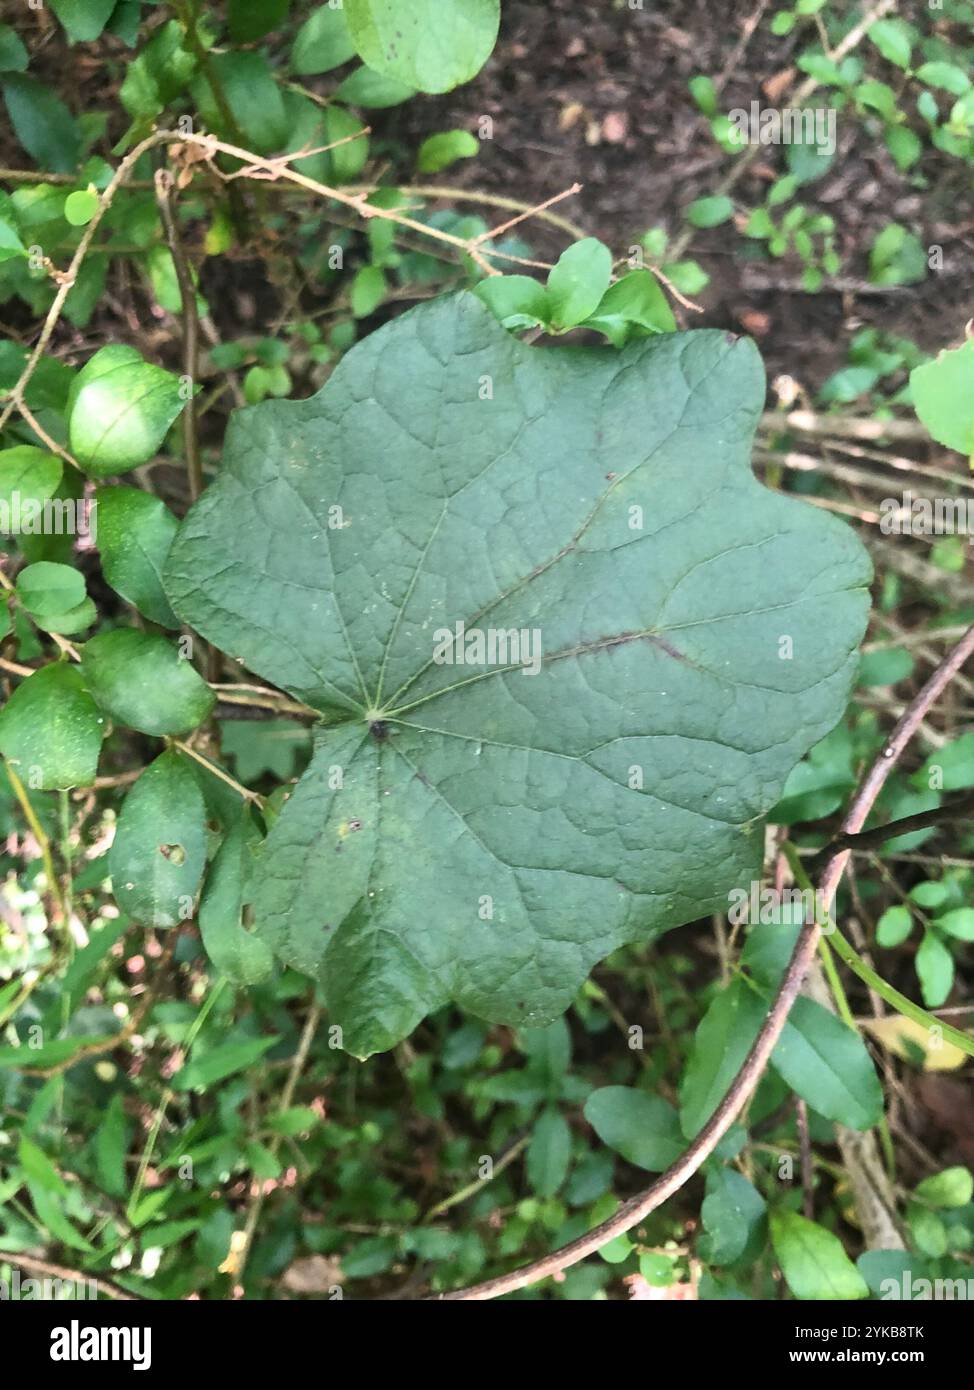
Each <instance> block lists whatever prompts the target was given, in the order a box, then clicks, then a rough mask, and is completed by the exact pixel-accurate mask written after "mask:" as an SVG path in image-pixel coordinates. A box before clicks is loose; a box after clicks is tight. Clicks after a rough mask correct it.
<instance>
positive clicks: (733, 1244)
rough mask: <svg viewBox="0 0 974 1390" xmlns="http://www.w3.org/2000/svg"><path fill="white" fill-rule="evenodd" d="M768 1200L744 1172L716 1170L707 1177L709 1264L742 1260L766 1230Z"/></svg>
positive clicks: (706, 1248)
mask: <svg viewBox="0 0 974 1390" xmlns="http://www.w3.org/2000/svg"><path fill="white" fill-rule="evenodd" d="M765 1211H766V1206H765V1201H764V1198H763V1197H762V1196H761V1194H760V1193H759V1192H758V1190H757V1189H756V1188H755V1187H754V1185H753V1184H752V1183H749V1182H748V1180H747V1178H745V1177H744V1175H743V1174H742V1173H738V1172H737V1171H736V1170H735V1169H733V1168H715V1169H713V1170H712V1171H711V1172H710V1173H708V1174H707V1195H706V1197H704V1199H703V1205H702V1206H701V1208H700V1219H701V1221H702V1222H703V1226H704V1230H705V1231H706V1237H705V1243H704V1246H703V1250H702V1251H701V1254H702V1255H703V1258H704V1259H705V1260H706V1261H707V1262H708V1264H716V1265H728V1264H733V1263H734V1261H735V1260H739V1259H740V1258H741V1256H742V1255H743V1254H744V1252H745V1251H746V1250H747V1248H748V1246H749V1245H750V1244H751V1242H752V1241H753V1240H754V1239H755V1238H756V1237H757V1236H759V1235H760V1234H761V1233H762V1232H763V1231H764V1216H765Z"/></svg>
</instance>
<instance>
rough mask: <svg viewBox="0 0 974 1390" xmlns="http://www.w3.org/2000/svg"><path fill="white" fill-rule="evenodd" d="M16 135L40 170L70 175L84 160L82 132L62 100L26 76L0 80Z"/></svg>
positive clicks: (11, 74) (10, 75)
mask: <svg viewBox="0 0 974 1390" xmlns="http://www.w3.org/2000/svg"><path fill="white" fill-rule="evenodd" d="M0 87H2V89H3V99H4V101H5V102H6V105H7V114H8V115H9V117H10V123H11V125H12V126H13V128H14V134H15V135H16V136H17V139H18V140H19V141H20V143H21V144H22V145H23V147H24V149H25V150H26V151H27V153H28V154H29V155H30V157H31V159H33V161H34V163H35V164H37V165H38V167H39V168H41V169H50V170H51V172H52V173H55V174H70V173H73V172H74V170H75V169H76V168H77V167H78V160H79V159H80V157H81V132H80V131H79V129H78V126H77V124H76V122H75V119H74V117H73V116H72V115H71V112H70V111H69V110H68V108H67V107H66V106H65V104H64V102H63V101H62V100H61V98H60V97H58V96H55V95H54V93H53V92H52V91H51V89H50V88H49V87H47V86H45V85H44V84H43V83H42V82H39V81H38V79H37V78H36V77H33V76H31V75H30V74H29V73H26V72H23V73H21V72H8V73H5V74H4V76H3V78H2V79H0Z"/></svg>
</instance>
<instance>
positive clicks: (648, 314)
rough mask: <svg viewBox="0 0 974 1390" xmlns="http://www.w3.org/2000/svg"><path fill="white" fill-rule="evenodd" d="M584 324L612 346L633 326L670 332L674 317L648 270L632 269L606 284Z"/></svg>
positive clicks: (622, 340)
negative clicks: (602, 293)
mask: <svg viewBox="0 0 974 1390" xmlns="http://www.w3.org/2000/svg"><path fill="white" fill-rule="evenodd" d="M585 327H586V328H595V329H597V330H598V332H600V333H604V334H605V336H606V337H607V338H608V339H609V341H610V342H611V343H612V344H613V346H614V347H622V346H624V344H625V343H626V342H627V341H628V340H629V338H630V337H631V336H632V335H633V332H634V330H635V331H637V332H638V331H639V330H642V332H643V334H645V333H673V332H674V331H675V330H676V319H675V318H674V317H673V310H672V309H671V308H670V306H669V303H668V301H667V298H666V295H665V294H664V293H663V290H662V287H661V286H660V283H659V281H658V280H657V278H656V276H655V275H654V274H653V273H652V271H649V270H632V271H630V272H629V274H628V275H624V276H623V277H622V279H621V280H617V281H616V282H615V284H614V285H610V286H609V288H608V289H607V290H606V292H605V294H604V295H603V296H602V298H601V300H600V301H599V305H598V308H597V309H596V310H595V313H594V314H593V315H592V317H591V318H589V319H586V320H585ZM641 336H642V335H641Z"/></svg>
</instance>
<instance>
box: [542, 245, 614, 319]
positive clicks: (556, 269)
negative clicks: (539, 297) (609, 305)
mask: <svg viewBox="0 0 974 1390" xmlns="http://www.w3.org/2000/svg"><path fill="white" fill-rule="evenodd" d="M611 275H612V253H611V252H610V250H609V248H608V247H607V246H605V245H604V244H603V243H602V242H601V241H597V240H596V239H595V237H585V239H584V240H583V241H576V242H573V244H572V245H571V246H569V247H568V249H567V250H566V251H563V252H562V253H561V255H560V256H559V257H558V260H557V261H556V262H555V264H554V265H553V266H552V268H551V270H550V271H549V272H548V305H549V309H550V312H551V322H552V323H553V324H554V325H555V326H556V327H557V328H571V327H573V326H574V325H575V324H576V323H582V322H583V321H584V320H585V319H587V318H588V317H589V315H590V314H594V313H595V311H596V309H597V308H598V307H599V304H600V302H601V300H602V296H603V295H604V294H605V292H606V290H607V289H608V288H609V278H610V276H611Z"/></svg>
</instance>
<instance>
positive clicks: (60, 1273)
mask: <svg viewBox="0 0 974 1390" xmlns="http://www.w3.org/2000/svg"><path fill="white" fill-rule="evenodd" d="M4 1261H6V1263H7V1264H11V1265H16V1266H17V1267H18V1268H19V1269H26V1270H27V1272H28V1274H39V1275H40V1276H41V1277H42V1278H44V1279H59V1280H61V1282H62V1283H66V1284H94V1286H95V1288H96V1289H97V1290H98V1292H99V1293H103V1294H105V1295H106V1297H108V1298H116V1299H119V1300H124V1301H125V1302H127V1303H135V1302H137V1301H138V1300H139V1298H140V1295H139V1294H134V1293H128V1292H127V1291H126V1290H125V1289H123V1288H122V1287H121V1285H119V1284H115V1283H113V1282H112V1280H111V1279H103V1278H102V1277H101V1275H99V1274H85V1272H84V1271H83V1270H80V1269H66V1268H65V1266H64V1265H55V1264H51V1262H50V1260H39V1259H37V1258H36V1256H34V1255H25V1254H23V1253H22V1252H21V1251H16V1252H14V1251H11V1250H0V1264H2V1263H4Z"/></svg>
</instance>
